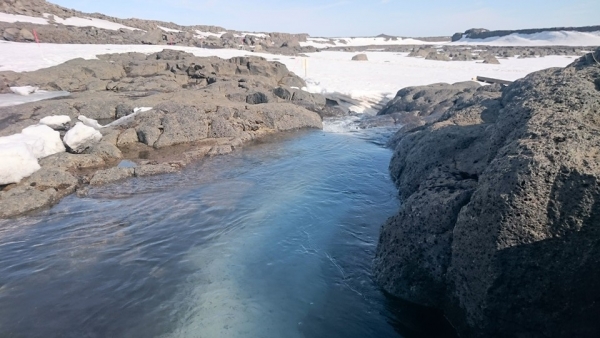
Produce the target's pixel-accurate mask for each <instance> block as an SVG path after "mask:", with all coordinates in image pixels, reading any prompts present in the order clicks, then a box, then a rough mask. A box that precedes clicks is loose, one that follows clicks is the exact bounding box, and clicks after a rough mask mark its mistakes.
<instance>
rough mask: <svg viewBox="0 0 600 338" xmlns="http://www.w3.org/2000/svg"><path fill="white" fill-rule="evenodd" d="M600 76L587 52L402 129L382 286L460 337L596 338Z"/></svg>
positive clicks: (379, 262) (380, 259) (393, 167)
mask: <svg viewBox="0 0 600 338" xmlns="http://www.w3.org/2000/svg"><path fill="white" fill-rule="evenodd" d="M595 53H596V59H600V49H599V50H597V51H596V52H595ZM599 79H600V65H599V64H598V63H597V62H596V61H595V60H594V58H593V57H592V55H591V54H589V55H587V56H585V57H583V58H581V59H580V60H578V61H576V62H575V63H573V64H572V65H570V66H568V67H566V68H564V69H548V70H543V71H540V72H536V73H533V74H531V75H529V76H527V77H526V78H524V79H521V80H518V81H516V82H514V83H513V84H512V85H510V86H508V87H505V88H502V87H500V86H495V85H494V86H486V87H481V88H479V89H477V90H474V91H473V92H471V90H468V92H469V95H468V96H467V97H463V98H459V99H457V100H456V102H455V103H454V104H453V105H452V106H451V107H450V108H446V109H445V112H444V113H443V114H441V116H440V117H439V118H437V119H436V120H435V121H429V122H428V123H427V124H426V125H423V126H418V127H407V128H403V129H402V130H400V131H399V132H398V134H397V135H396V136H395V138H394V142H395V144H396V147H395V152H394V156H393V159H392V161H391V164H390V172H391V175H392V178H393V180H394V181H395V183H396V185H397V186H398V188H399V192H400V197H401V199H402V200H403V204H402V206H401V208H400V211H399V213H398V214H397V215H396V216H394V217H392V218H390V219H389V220H388V221H387V223H386V224H385V225H384V226H383V228H382V233H381V237H380V241H379V245H378V249H377V258H376V263H375V274H376V278H377V281H378V282H379V283H380V284H381V285H382V286H383V288H384V289H385V290H386V291H388V292H390V293H391V294H393V295H396V296H398V297H401V298H404V299H406V300H409V301H411V302H415V303H419V304H423V305H427V306H431V307H436V308H439V309H442V310H443V311H444V313H445V314H446V316H447V317H448V318H449V319H450V320H451V321H452V323H453V324H454V326H455V327H456V328H457V329H458V330H459V333H460V334H461V335H462V336H464V337H503V336H506V337H567V336H573V337H574V336H577V337H597V336H598V335H600V323H599V322H598V314H599V313H600V302H599V301H598V299H600V291H599V289H598V288H597V285H598V284H599V283H600V272H599V270H598V269H597V267H598V266H599V264H600V164H599V163H600V157H599V155H598V154H599V153H600V86H599V85H598V83H600V80H599ZM461 95H464V94H461Z"/></svg>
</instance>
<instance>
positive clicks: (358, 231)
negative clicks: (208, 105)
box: [0, 130, 445, 338]
mask: <svg viewBox="0 0 600 338" xmlns="http://www.w3.org/2000/svg"><path fill="white" fill-rule="evenodd" d="M379 137H380V136H378V135H376V134H373V133H371V134H368V133H367V134H360V133H341V134H340V133H327V132H323V131H315V130H313V131H304V132H298V133H293V134H286V135H283V136H277V139H275V140H269V141H265V142H263V143H261V144H256V145H252V146H248V147H246V148H244V149H242V150H241V151H237V152H235V153H234V154H232V155H227V156H220V157H214V158H209V159H205V160H204V161H201V162H199V163H197V164H194V165H191V166H188V167H187V168H186V169H185V170H184V171H183V172H181V173H177V174H170V175H161V176H156V177H149V178H135V179H130V180H127V181H124V182H120V183H116V184H112V185H108V186H103V187H100V188H94V189H91V190H90V191H89V192H88V193H87V194H86V195H84V196H75V195H72V196H69V197H67V198H65V199H64V200H63V201H61V202H60V203H59V204H58V205H56V206H54V207H53V208H51V209H49V210H46V211H42V212H38V213H35V214H33V215H29V216H25V217H21V218H18V219H12V220H1V221H0V337H207V338H211V337H265V338H270V337H291V338H294V337H402V336H405V337H421V336H422V337H425V336H431V335H432V334H436V335H437V334H439V333H440V332H444V330H445V329H443V326H444V325H443V323H442V322H441V321H437V318H434V317H431V316H430V315H429V314H428V313H423V311H422V310H421V309H416V308H414V307H412V306H410V305H408V304H401V303H399V302H398V301H392V300H390V299H388V298H387V297H386V296H385V295H384V294H383V293H382V292H381V291H380V290H379V289H378V288H377V286H376V285H375V283H374V282H373V279H372V272H371V267H372V260H373V257H374V252H375V248H376V245H377V238H378V233H379V228H380V226H381V225H382V224H383V223H384V222H385V220H386V219H387V218H388V217H389V216H391V215H393V214H394V212H396V211H397V209H398V204H399V202H398V200H397V198H396V196H397V191H396V189H395V188H394V186H393V184H392V183H391V181H390V179H389V175H388V171H387V167H388V163H389V160H390V156H391V151H390V150H389V149H386V148H385V147H383V146H382V145H381V144H380V142H377V141H376V140H377V139H378V138H379ZM440 328H442V329H440ZM432 330H433V331H432ZM440 330H442V331H440Z"/></svg>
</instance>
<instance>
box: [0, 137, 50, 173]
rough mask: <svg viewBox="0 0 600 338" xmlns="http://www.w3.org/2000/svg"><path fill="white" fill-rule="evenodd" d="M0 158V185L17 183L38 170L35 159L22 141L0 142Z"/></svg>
mask: <svg viewBox="0 0 600 338" xmlns="http://www.w3.org/2000/svg"><path fill="white" fill-rule="evenodd" d="M1 139H2V138H0V140H1ZM0 158H1V159H2V161H0V185H3V184H11V183H18V182H20V181H21V180H22V179H23V178H25V177H28V176H30V175H31V174H33V173H34V172H36V171H38V170H40V165H39V164H38V161H37V159H36V158H35V156H33V154H32V153H31V151H30V150H29V148H28V147H27V145H25V144H24V143H18V142H17V143H0Z"/></svg>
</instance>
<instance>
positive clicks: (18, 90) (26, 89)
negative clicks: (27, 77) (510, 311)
mask: <svg viewBox="0 0 600 338" xmlns="http://www.w3.org/2000/svg"><path fill="white" fill-rule="evenodd" d="M38 89H40V88H39V87H32V86H23V87H10V91H12V92H13V93H15V94H17V95H22V96H27V95H29V94H33V93H35V92H36V91H37V90H38Z"/></svg>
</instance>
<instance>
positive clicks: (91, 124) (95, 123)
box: [77, 115, 104, 130]
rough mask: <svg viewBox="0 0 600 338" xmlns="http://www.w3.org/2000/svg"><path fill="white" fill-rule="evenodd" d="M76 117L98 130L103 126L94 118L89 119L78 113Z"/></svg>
mask: <svg viewBox="0 0 600 338" xmlns="http://www.w3.org/2000/svg"><path fill="white" fill-rule="evenodd" d="M77 119H78V120H79V121H81V122H82V123H83V124H85V125H86V126H88V127H92V128H94V129H96V130H100V129H102V128H104V126H102V125H100V123H98V121H96V120H94V119H90V118H88V117H85V116H83V115H79V117H77Z"/></svg>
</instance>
